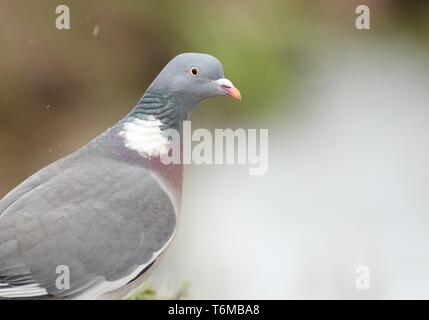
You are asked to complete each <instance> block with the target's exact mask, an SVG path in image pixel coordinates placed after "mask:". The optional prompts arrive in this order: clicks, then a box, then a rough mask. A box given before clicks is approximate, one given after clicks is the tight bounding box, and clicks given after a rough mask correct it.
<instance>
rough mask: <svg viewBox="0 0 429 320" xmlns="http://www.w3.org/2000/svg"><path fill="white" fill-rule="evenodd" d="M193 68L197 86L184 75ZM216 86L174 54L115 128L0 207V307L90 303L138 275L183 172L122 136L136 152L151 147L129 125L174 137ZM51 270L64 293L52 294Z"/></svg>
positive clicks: (193, 59) (151, 256)
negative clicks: (61, 279) (65, 274)
mask: <svg viewBox="0 0 429 320" xmlns="http://www.w3.org/2000/svg"><path fill="white" fill-rule="evenodd" d="M195 65H197V66H198V68H200V69H201V75H199V76H198V77H195V76H193V75H189V73H188V69H189V67H190V66H195ZM219 78H223V70H222V66H221V64H220V62H219V61H218V60H217V59H215V58H213V57H211V56H208V55H201V54H182V55H179V56H178V57H176V58H175V59H173V60H172V61H171V62H170V63H169V64H168V65H167V66H166V67H165V68H164V70H163V71H162V72H161V73H160V75H159V76H158V77H157V78H156V79H155V80H154V82H153V83H152V85H151V86H150V87H149V89H148V90H147V92H146V93H145V94H144V96H143V97H142V99H141V100H140V101H139V102H138V104H137V106H136V107H135V108H134V109H133V110H132V112H131V113H130V114H128V115H127V116H126V117H125V118H124V119H122V120H121V121H119V122H118V124H116V125H115V126H113V127H112V128H110V129H109V130H107V131H106V132H105V133H103V134H102V135H100V136H99V137H97V138H96V139H95V140H93V141H92V142H90V143H89V144H88V145H87V146H85V147H83V148H81V149H80V150H78V151H76V152H75V153H73V154H71V155H69V156H67V157H65V158H63V159H61V160H59V161H57V162H55V163H53V164H51V165H49V166H47V167H45V168H44V169H42V170H40V171H39V172H37V173H36V174H34V175H33V176H31V177H30V178H28V179H27V180H26V181H24V182H23V183H22V184H20V185H19V186H18V187H16V188H15V189H14V190H12V191H11V192H10V193H9V194H8V195H6V196H5V197H4V198H3V199H2V200H0V298H1V297H3V298H18V297H19V298H22V297H24V298H30V297H42V298H55V299H56V298H96V297H98V296H100V295H101V294H103V293H106V292H109V291H112V290H116V289H118V288H120V287H122V286H124V285H125V284H127V283H128V282H129V281H132V280H133V279H134V278H135V277H137V275H139V274H141V273H144V272H146V271H147V269H148V268H149V267H150V266H151V265H152V264H153V262H154V261H155V260H156V259H157V258H158V257H159V255H160V254H161V253H162V251H163V250H164V249H165V247H166V245H168V243H169V242H170V240H171V238H172V236H173V235H174V232H175V228H176V222H177V217H178V214H179V211H180V202H181V200H180V199H181V190H182V170H183V169H182V166H181V165H163V164H162V163H161V162H160V159H159V155H158V156H157V155H152V154H150V153H149V154H142V152H140V150H139V149H138V148H134V149H133V147H132V146H133V144H132V143H129V144H127V143H126V141H125V140H124V139H125V138H124V135H123V133H124V132H125V137H127V131H126V130H127V128H129V126H130V124H131V125H132V126H134V127H136V126H137V127H136V128H137V129H135V130H137V133H138V134H137V140H136V141H132V142H134V143H137V144H138V146H140V147H141V140H143V141H146V140H147V145H150V144H151V143H152V140H151V139H152V138H151V136H149V138H150V139H149V138H147V135H148V133H146V132H148V130H147V128H146V127H144V126H143V127H138V124H145V123H148V121H155V120H156V121H159V122H150V123H151V125H152V123H160V124H161V125H160V126H159V136H156V137H155V138H157V139H159V138H160V137H161V138H162V134H163V132H164V131H165V130H167V129H171V128H174V129H177V130H179V131H180V129H181V123H182V121H183V120H185V119H187V118H188V117H189V114H190V112H191V111H192V110H193V108H194V107H195V105H196V104H197V103H198V102H199V101H201V100H202V99H204V98H208V97H211V96H215V95H226V94H228V91H227V90H226V89H230V88H226V89H225V88H224V89H223V88H221V87H220V86H219V85H216V84H214V83H215V81H216V80H217V79H219ZM136 121H137V122H136ZM138 121H140V122H138ZM135 123H137V124H135ZM134 127H132V128H134ZM151 132H152V131H151ZM128 135H129V136H130V137H133V139H136V138H135V133H134V132H131V133H128ZM161 141H163V140H161ZM129 145H131V147H130V146H129ZM147 145H145V143H143V144H142V146H143V149H144V150H146V149H145V147H146V146H147ZM59 266H67V267H68V268H69V271H70V287H69V288H63V287H58V284H57V282H56V281H57V279H58V276H59V274H58V273H57V271H58V269H57V268H58V267H59Z"/></svg>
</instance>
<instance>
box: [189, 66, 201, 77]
mask: <svg viewBox="0 0 429 320" xmlns="http://www.w3.org/2000/svg"><path fill="white" fill-rule="evenodd" d="M189 73H190V74H191V76H193V77H195V78H198V76H199V75H200V69H198V68H197V67H190V68H189Z"/></svg>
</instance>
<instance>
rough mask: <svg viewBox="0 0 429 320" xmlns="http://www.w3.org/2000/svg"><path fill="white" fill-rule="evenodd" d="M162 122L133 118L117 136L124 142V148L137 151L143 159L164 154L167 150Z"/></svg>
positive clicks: (152, 119)
mask: <svg viewBox="0 0 429 320" xmlns="http://www.w3.org/2000/svg"><path fill="white" fill-rule="evenodd" d="M161 126H162V122H161V121H160V120H155V119H154V118H149V119H147V120H142V119H138V118H133V120H132V121H130V122H126V123H125V124H124V127H123V130H122V131H120V132H119V135H120V136H121V137H123V138H124V140H125V147H127V148H128V149H131V150H134V151H137V152H138V153H139V154H140V155H142V156H143V157H153V156H160V155H162V154H166V153H167V152H168V150H169V144H168V138H167V137H166V136H164V135H163V134H162V131H161Z"/></svg>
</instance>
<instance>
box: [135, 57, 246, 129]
mask: <svg viewBox="0 0 429 320" xmlns="http://www.w3.org/2000/svg"><path fill="white" fill-rule="evenodd" d="M215 96H231V97H233V98H234V99H237V100H241V95H240V91H239V90H238V89H237V88H235V87H234V85H233V84H232V82H231V81H230V80H228V79H226V78H225V76H224V72H223V67H222V64H221V63H220V61H219V60H218V59H216V58H215V57H213V56H211V55H208V54H202V53H182V54H179V55H178V56H176V57H174V58H173V59H172V60H171V61H170V62H169V63H168V64H167V65H166V66H165V67H164V69H163V70H162V71H161V72H160V73H159V75H158V76H157V77H156V78H155V80H154V81H153V82H152V84H151V85H150V86H149V88H148V89H147V91H146V92H145V94H144V95H143V97H142V98H141V99H140V101H139V103H138V104H137V106H136V107H135V108H134V110H133V112H132V113H131V115H132V116H134V117H138V118H147V117H148V116H151V117H153V118H157V119H159V120H161V121H162V122H163V123H164V124H165V126H166V127H177V124H178V123H179V122H181V121H183V120H186V119H187V118H188V117H189V115H190V113H191V112H192V111H193V110H194V108H195V106H196V105H197V104H198V103H199V102H201V101H202V100H205V99H207V98H210V97H215Z"/></svg>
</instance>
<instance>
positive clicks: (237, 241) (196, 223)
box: [0, 0, 429, 299]
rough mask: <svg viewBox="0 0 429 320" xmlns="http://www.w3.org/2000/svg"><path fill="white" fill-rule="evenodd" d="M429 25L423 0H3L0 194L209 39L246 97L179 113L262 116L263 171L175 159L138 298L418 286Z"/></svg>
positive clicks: (231, 119) (255, 121) (425, 257)
mask: <svg viewBox="0 0 429 320" xmlns="http://www.w3.org/2000/svg"><path fill="white" fill-rule="evenodd" d="M60 4H66V5H68V6H69V8H70V11H71V29H70V30H62V31H59V30H57V29H56V28H55V19H56V17H57V15H56V14H55V8H56V6H57V5H60ZM359 4H367V5H368V6H369V8H370V10H371V11H370V23H371V29H370V30H357V29H356V27H355V19H356V17H357V14H355V8H356V6H357V5H359ZM428 31H429V3H428V2H427V1H423V0H422V1H399V0H377V1H366V2H365V1H340V0H324V1H318V2H317V3H316V2H303V1H284V0H271V1H252V0H246V1H225V0H219V1H210V2H209V1H190V0H182V1H173V0H168V1H163V2H162V3H160V2H155V1H131V0H125V1H118V0H115V1H114V0H103V1H101V0H94V1H87V2H84V1H50V0H39V1H37V2H36V1H29V0H27V1H12V0H10V1H8V0H0V197H2V196H4V195H5V194H6V193H7V192H8V191H9V190H11V189H12V188H14V187H15V186H16V185H17V184H19V183H20V182H21V181H22V180H24V179H25V178H26V177H28V176H29V175H31V174H32V173H34V172H35V171H37V170H38V169H40V168H42V167H44V166H45V165H47V164H49V163H51V162H53V161H55V160H57V159H59V158H61V157H63V156H65V155H67V154H68V153H70V152H73V151H74V150H76V149H77V148H79V147H80V146H82V145H84V144H86V143H87V142H89V141H90V140H91V139H92V138H94V137H95V136H97V135H98V134H100V133H101V132H103V131H104V130H106V129H107V128H108V127H110V126H111V125H113V124H114V123H115V122H116V121H118V120H119V119H120V118H122V117H123V116H124V115H126V113H128V111H129V110H130V109H131V108H132V107H133V106H134V105H135V103H136V101H137V100H138V99H139V98H140V96H141V95H142V94H143V92H144V91H145V89H146V87H147V86H148V85H149V84H150V82H151V80H152V79H153V78H154V77H155V76H156V75H157V74H158V72H159V71H160V70H161V68H162V67H163V66H164V65H165V64H166V63H167V62H168V61H169V60H170V59H171V58H172V57H174V56H175V55H176V54H178V53H181V52H190V51H191V52H205V53H210V54H212V55H214V56H216V57H218V58H219V59H220V60H221V61H222V63H223V65H224V69H225V73H226V76H227V77H228V78H230V79H231V80H232V81H233V82H234V84H235V85H236V86H237V87H238V88H240V90H241V93H242V96H243V101H242V103H241V104H237V103H235V102H234V101H232V100H230V99H225V98H216V99H213V100H210V101H207V102H204V103H203V104H202V105H200V107H199V108H198V109H197V111H196V112H195V113H194V114H193V117H192V127H193V129H196V128H199V127H204V128H255V129H258V128H268V129H269V134H270V140H269V161H270V162H269V170H268V173H267V174H266V175H264V176H249V175H248V167H247V166H243V165H241V166H239V165H236V166H235V165H225V166H197V165H189V166H186V168H185V182H184V195H183V209H182V216H181V222H180V228H179V231H178V233H177V234H176V238H175V240H174V241H173V243H172V245H171V247H170V249H169V251H168V253H167V254H166V256H165V257H164V259H163V262H162V263H161V266H160V268H159V270H158V271H157V272H156V273H155V274H154V275H153V276H152V277H151V278H150V279H149V281H148V282H147V283H146V284H145V285H144V288H143V289H140V291H139V292H137V297H143V298H144V297H147V295H145V293H147V292H149V293H151V292H155V293H156V294H155V295H154V296H156V297H167V298H168V297H177V296H178V295H179V296H186V297H188V298H207V299H210V298H213V299H234V298H237V299H305V298H310V299H330V298H339V299H346V298H352V299H361V298H364V299H372V298H386V299H390V298H406V299H408V298H417V299H420V298H429V234H428V230H429V170H428V163H429V142H428V141H429V125H428V124H429V106H428V103H429V59H428V58H429V41H428V40H429V32H428ZM360 265H364V266H367V267H368V268H369V271H370V289H369V290H358V289H357V287H356V286H355V282H356V279H357V277H358V274H356V268H357V267H358V266H360ZM142 290H143V291H144V292H143V294H142ZM145 290H146V291H145ZM151 290H152V291H151ZM183 291H186V292H185V293H183ZM135 297H136V296H135ZM149 297H152V296H151V295H150V294H149Z"/></svg>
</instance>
